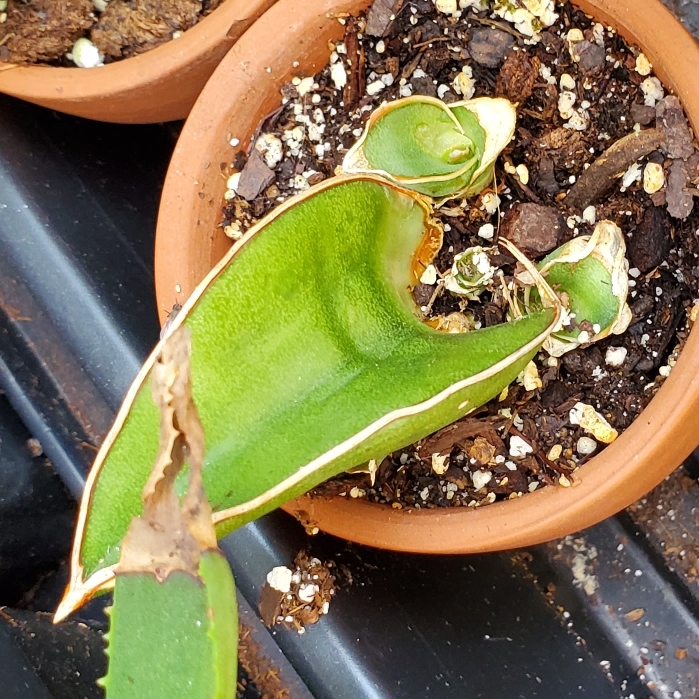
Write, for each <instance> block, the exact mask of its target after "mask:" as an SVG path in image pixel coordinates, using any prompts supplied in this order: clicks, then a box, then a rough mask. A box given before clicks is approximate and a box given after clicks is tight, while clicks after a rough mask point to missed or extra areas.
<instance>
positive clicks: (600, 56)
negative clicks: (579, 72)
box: [573, 41, 606, 72]
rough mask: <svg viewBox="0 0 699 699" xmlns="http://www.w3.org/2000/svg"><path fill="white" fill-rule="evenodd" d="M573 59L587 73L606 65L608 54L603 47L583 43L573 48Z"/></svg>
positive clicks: (587, 42) (586, 42)
mask: <svg viewBox="0 0 699 699" xmlns="http://www.w3.org/2000/svg"><path fill="white" fill-rule="evenodd" d="M573 58H574V60H575V61H577V62H578V65H579V66H580V67H581V68H582V69H583V70H584V71H585V72H591V71H593V70H596V69H597V68H601V67H602V66H603V65H604V62H605V60H606V54H605V51H604V48H603V47H602V46H598V45H597V44H593V43H591V42H589V41H581V42H579V43H577V44H575V46H574V47H573Z"/></svg>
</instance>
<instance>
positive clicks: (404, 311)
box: [57, 175, 559, 618]
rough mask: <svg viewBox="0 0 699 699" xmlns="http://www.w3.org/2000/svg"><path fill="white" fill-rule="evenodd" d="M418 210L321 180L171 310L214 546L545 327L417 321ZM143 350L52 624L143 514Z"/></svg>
mask: <svg viewBox="0 0 699 699" xmlns="http://www.w3.org/2000/svg"><path fill="white" fill-rule="evenodd" d="M430 214H431V206H430V202H429V200H427V199H425V198H424V197H422V196H421V195H419V194H416V193H414V192H412V191H409V190H406V189H402V188H400V187H398V186H396V185H395V184H392V183H389V182H387V181H386V180H385V179H382V178H378V177H374V176H371V175H357V176H346V177H340V178H334V179H332V180H328V181H326V182H324V183H321V184H320V185H317V186H316V187H314V188H312V189H310V190H308V191H307V192H305V193H304V194H303V195H301V196H299V197H297V198H295V199H293V200H289V201H288V202H286V203H285V204H283V205H282V206H280V207H279V208H278V209H277V210H275V211H274V212H272V213H271V214H270V215H269V216H268V217H267V218H265V219H264V220H263V221H261V222H260V223H259V224H258V225H256V226H255V227H254V228H252V229H251V230H250V231H249V232H248V234H247V235H246V236H245V237H244V238H243V239H242V240H241V241H239V243H238V244H236V245H235V246H234V247H233V248H232V249H231V251H230V252H229V253H228V254H227V255H226V257H225V258H224V259H223V260H222V262H221V263H220V264H219V265H218V266H217V267H216V268H215V269H214V270H213V271H212V272H211V273H210V274H209V276H208V277H207V278H206V279H205V280H204V281H203V282H202V284H201V285H200V286H199V287H198V288H197V290H196V291H195V293H194V294H193V295H192V297H191V298H190V299H189V300H188V302H187V303H186V304H185V306H184V308H183V309H182V311H181V312H180V314H179V315H178V317H177V318H176V320H175V321H174V324H173V328H172V329H171V331H172V330H175V329H177V328H178V327H180V326H185V327H187V328H188V329H189V331H190V332H191V343H192V357H191V367H192V369H191V371H192V387H193V388H192V390H193V397H194V400H195V402H196V404H197V406H198V408H199V413H200V415H201V421H202V424H203V426H204V431H205V434H206V458H205V462H204V469H203V480H204V486H205V489H206V495H207V497H208V500H209V501H210V503H211V506H212V509H213V512H214V521H215V522H216V523H217V533H218V535H219V536H220V535H223V534H225V533H227V532H229V531H231V530H232V529H234V528H235V527H238V526H240V525H242V524H244V523H245V522H248V521H250V520H252V519H254V518H255V517H258V516H260V515H261V514H263V513H264V512H267V511H269V510H271V509H273V508H275V507H277V506H278V505H280V504H282V503H283V502H285V501H287V500H289V499H291V498H293V497H294V496H296V495H299V494H301V493H303V492H305V491H307V490H308V489H309V488H311V487H313V486H314V485H316V484H317V483H319V482H321V481H323V480H325V479H327V478H329V477H331V476H332V475H335V474H337V473H339V472H342V471H345V470H347V469H349V468H351V467H354V466H357V465H358V464H361V463H363V462H366V461H368V460H370V459H372V458H373V459H381V458H383V457H384V456H385V455H386V454H388V453H390V452H391V451H394V450H396V449H398V448H400V447H402V446H405V445H408V444H410V443H412V442H414V441H416V440H417V439H419V438H421V437H424V436H426V435H427V434H429V433H431V432H433V431H434V430H437V429H439V428H440V427H442V426H444V425H446V424H448V423H450V422H453V421H454V420H456V419H458V418H460V417H462V416H463V415H465V414H466V413H468V412H469V411H471V410H473V409H474V408H476V407H477V406H480V405H482V404H483V403H485V402H486V401H487V400H489V399H490V398H491V397H493V396H494V395H496V394H497V393H499V392H500V391H501V390H502V388H503V387H504V386H506V385H507V384H509V383H510V381H512V380H513V379H514V378H515V377H516V376H517V374H518V373H519V372H520V371H521V370H522V368H523V367H524V366H525V365H526V364H527V362H528V361H529V360H530V359H531V357H532V356H533V355H534V353H535V352H536V350H537V349H538V348H539V347H540V346H541V344H542V343H543V341H544V340H545V338H546V337H547V336H548V335H549V333H550V332H551V330H552V329H553V327H554V326H555V324H556V323H557V320H558V314H559V306H558V304H557V303H553V307H552V308H542V309H541V310H538V311H536V312H534V313H532V314H531V315H529V316H527V317H524V318H522V319H520V320H518V321H516V322H512V323H506V324H503V325H500V326H495V327H490V328H486V329H482V330H478V331H474V332H470V333H466V334H449V333H441V332H439V331H437V330H434V329H432V328H430V327H428V326H427V325H426V324H425V323H423V322H422V320H421V318H420V317H419V315H420V314H419V311H418V309H417V308H416V307H415V304H414V302H413V299H412V294H411V293H410V290H411V288H412V286H413V285H414V284H415V283H416V278H415V272H414V257H415V251H416V250H419V249H421V247H422V243H423V241H424V239H425V238H426V237H427V238H429V237H430V236H431V235H433V234H434V226H435V225H436V224H435V223H433V222H432V220H431V218H430ZM550 295H551V296H552V297H553V298H554V299H555V296H554V295H553V293H551V294H550ZM165 341H167V338H166V340H165ZM160 349H161V346H158V347H157V348H156V350H155V351H154V353H153V355H152V356H151V358H150V359H149V360H148V361H147V362H146V365H145V366H144V368H143V370H142V371H141V373H140V374H139V376H138V378H137V379H136V381H135V383H134V385H133V386H132V388H131V389H130V390H129V393H128V395H127V397H126V399H125V402H124V405H123V406H122V408H121V410H120V412H119V414H118V417H117V420H116V422H115V424H114V426H113V428H112V430H111V432H110V433H109V435H108V436H107V439H106V440H105V443H104V445H103V446H102V449H101V450H100V453H99V454H98V457H97V459H96V462H95V464H94V466H93V469H92V471H91V473H90V476H89V480H88V484H87V487H86V491H85V494H84V497H83V500H82V503H81V508H80V515H79V522H78V528H77V533H76V538H75V543H74V549H73V554H72V562H71V563H72V574H71V581H70V586H69V589H68V591H67V593H66V596H65V598H64V600H63V602H62V604H61V606H60V608H59V610H58V613H57V617H58V618H61V617H62V616H65V615H66V614H68V613H69V612H70V611H71V610H72V609H74V608H75V607H76V606H78V605H79V604H80V603H81V602H82V601H84V600H85V599H86V598H88V597H89V596H90V595H91V594H93V593H94V592H95V591H97V590H99V589H102V588H105V587H109V586H111V585H112V583H113V577H114V565H115V564H116V562H117V560H118V559H119V556H120V553H121V549H122V540H123V538H124V535H125V534H126V531H127V528H128V526H129V523H130V521H131V519H132V518H133V517H134V516H136V515H139V514H140V513H141V511H142V501H141V491H142V490H143V487H144V484H145V482H146V480H147V479H148V474H149V470H150V464H152V463H153V460H154V458H155V456H156V454H157V452H158V443H159V430H158V409H157V407H156V405H155V403H154V402H153V398H152V396H151V393H150V390H149V387H148V377H149V374H150V373H151V370H152V368H153V365H154V361H155V358H156V357H157V356H158V353H159V352H160ZM185 486H186V478H184V477H183V479H182V482H181V483H180V492H181V493H184V491H185Z"/></svg>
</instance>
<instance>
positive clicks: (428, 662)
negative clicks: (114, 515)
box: [0, 5, 699, 699]
mask: <svg viewBox="0 0 699 699" xmlns="http://www.w3.org/2000/svg"><path fill="white" fill-rule="evenodd" d="M690 9H693V10H694V14H696V15H699V12H697V7H696V5H695V6H694V7H693V8H692V7H690ZM177 133H178V126H177V125H155V126H113V125H106V124H96V123H90V122H86V121H83V120H80V119H76V118H72V117H66V116H62V115H57V114H55V113H52V112H48V111H45V110H42V109H40V108H36V107H32V106H29V105H25V104H22V103H19V102H17V101H15V100H12V99H10V98H0V389H1V390H2V391H3V392H4V393H5V395H6V398H7V401H8V403H7V404H4V403H0V436H2V435H4V434H5V432H1V430H5V429H6V427H5V425H9V424H12V425H14V426H15V427H14V428H13V429H20V430H22V429H24V427H22V426H20V427H19V428H18V427H17V424H18V420H21V422H22V423H23V425H24V426H26V429H27V430H28V431H29V432H30V433H31V434H32V435H33V436H35V437H36V438H38V440H39V441H40V442H41V444H42V446H43V449H44V451H45V453H46V455H47V456H48V458H49V459H50V461H51V463H52V464H53V466H54V467H55V469H56V471H57V472H58V473H59V474H60V476H61V478H62V479H63V482H64V483H65V485H66V486H67V488H68V489H69V490H70V491H71V492H72V493H73V495H74V496H76V497H77V496H78V495H79V492H80V490H81V488H82V484H83V480H84V476H85V473H86V471H87V469H88V467H89V464H90V463H91V461H92V458H93V457H94V453H95V448H94V444H95V442H96V441H98V440H99V439H100V437H102V436H103V435H104V434H105V433H106V431H107V429H108V427H109V425H110V422H111V420H112V418H113V415H114V413H115V411H116V409H117V408H118V406H119V404H120V401H121V399H122V397H123V395H124V393H125V391H126V389H127V387H128V385H129V383H130V382H131V380H132V378H133V377H134V376H135V374H136V372H137V369H138V367H139V365H140V363H141V361H142V360H143V359H144V358H145V356H146V355H147V353H148V351H149V350H150V348H151V347H152V345H153V344H154V343H155V341H156V340H157V337H158V325H157V319H156V312H155V299H154V292H153V282H152V274H153V263H152V251H153V231H154V227H155V217H156V214H157V204H158V198H159V194H160V188H161V186H162V182H163V178H164V174H165V170H166V167H167V163H168V160H169V157H170V154H171V152H172V149H173V147H174V144H175V141H176V138H177ZM10 404H11V406H12V408H10V407H9V406H10ZM3 421H4V422H3ZM7 429H9V428H7ZM29 432H28V433H29ZM28 433H27V434H28ZM18 434H19V433H18ZM23 439H24V437H22V438H19V437H17V438H15V439H14V442H12V444H13V445H14V446H12V449H13V453H14V454H15V455H17V454H19V455H20V456H19V457H17V458H20V459H25V461H26V459H27V458H29V457H27V455H26V454H25V452H24V451H23V450H25V447H24V444H23ZM697 442H699V435H697ZM3 444H5V442H3ZM8 448H9V447H8ZM14 458H15V457H12V458H11V459H9V461H7V462H6V461H5V460H3V461H2V468H5V467H6V466H5V464H6V463H9V462H10V461H12V459H14ZM29 462H30V463H35V460H32V459H29ZM44 468H45V467H44ZM693 468H694V466H693V464H692V463H689V464H688V466H687V470H686V471H685V473H686V474H689V475H687V476H685V478H684V480H681V479H679V476H676V477H675V481H677V485H676V487H675V485H673V483H674V482H675V481H673V482H672V483H670V484H666V486H665V488H666V490H668V492H667V498H669V499H670V501H671V502H673V503H675V502H676V503H677V513H673V514H669V513H668V512H667V510H668V509H671V508H672V506H669V507H665V508H664V509H662V510H657V509H656V510H655V514H653V513H652V512H651V513H650V514H644V515H643V516H636V517H635V518H634V519H632V518H631V517H630V516H629V515H628V514H622V515H621V516H619V517H617V518H613V519H610V520H608V521H606V522H604V523H602V524H600V525H598V526H596V527H593V528H591V529H590V530H587V531H586V532H584V533H582V534H580V535H579V536H576V537H568V538H566V539H565V540H562V541H559V542H554V543H553V544H550V545H545V546H539V547H535V548H533V549H530V550H527V551H515V552H507V553H496V554H489V555H477V556H432V557H430V556H412V555H405V554H396V553H386V552H380V551H375V550H372V549H369V548H365V547H361V546H356V545H352V544H348V543H346V542H343V541H340V540H337V539H335V538H333V537H330V536H325V535H320V536H317V537H312V538H309V537H307V536H306V535H305V534H304V532H303V530H302V529H301V527H300V526H299V525H298V524H297V523H296V522H295V521H294V520H293V519H291V518H290V517H288V516H286V515H285V514H283V513H274V514H272V515H269V516H267V517H264V518H263V519H262V520H260V521H258V522H256V523H254V524H252V525H249V526H247V527H245V528H244V529H242V530H240V531H238V532H236V533H234V534H232V535H231V536H229V537H227V538H226V539H225V540H224V542H223V547H224V550H225V551H226V554H227V555H228V557H229V560H230V562H231V565H232V567H233V570H234V572H235V575H236V579H237V583H238V588H239V592H240V595H241V605H242V606H243V607H244V608H245V609H246V612H245V613H246V614H247V615H248V616H247V617H246V618H247V620H248V622H249V623H250V624H252V625H253V626H255V629H256V631H255V633H256V634H259V637H260V638H261V639H262V640H263V641H264V643H263V644H262V645H263V646H264V653H265V654H266V656H267V657H270V658H272V659H273V660H274V662H275V663H276V664H277V665H279V666H282V676H283V677H284V678H285V681H286V682H287V685H288V688H289V695H290V696H291V697H298V698H301V697H305V698H307V697H309V696H313V697H316V699H331V698H332V699H345V698H347V699H350V698H351V699H357V698H359V697H367V698H370V699H388V698H395V699H398V698H401V699H403V698H404V699H419V698H422V697H424V698H428V697H434V698H435V699H447V698H452V697H453V698H457V697H458V698H459V699H461V698H462V697H488V698H489V699H499V698H500V697H502V698H503V699H504V698H505V697H507V698H508V699H509V698H519V697H521V698H525V699H529V698H534V697H546V698H549V697H550V698H552V699H554V698H555V699H563V698H564V697H585V696H587V697H594V698H595V699H606V698H607V697H608V698H610V699H612V698H618V697H628V698H629V699H630V697H631V696H632V695H633V696H634V697H635V698H636V699H640V698H641V697H651V696H654V697H662V698H667V699H679V697H680V696H681V697H693V696H697V694H698V692H699V586H698V585H697V582H696V578H697V577H699V572H698V571H697V570H696V569H694V568H693V567H692V565H690V564H691V561H692V560H694V561H696V554H697V552H699V528H698V524H699V522H698V519H699V517H698V514H697V513H699V487H698V486H697V484H696V480H695V478H694V477H693V476H691V474H692V472H693ZM49 483H50V485H46V487H47V488H48V489H49V490H51V488H53V490H55V491H56V493H58V492H59V491H60V488H58V489H56V485H57V484H56V483H55V482H54V481H51V480H50V479H49ZM27 488H28V491H27V492H28V493H30V494H31V493H32V492H33V491H32V487H31V486H30V485H28V486H27ZM673 488H674V489H673ZM51 492H52V493H53V491H51ZM56 493H54V494H53V495H52V497H54V498H60V497H64V496H63V494H62V493H61V494H60V495H57V494H56ZM1 502H2V501H0V504H1ZM62 503H63V504H62V505H61V507H59V508H58V511H60V517H64V518H65V517H67V516H72V511H73V509H72V508H73V505H72V504H71V503H70V502H69V501H68V500H67V499H65V498H64V501H62ZM38 506H39V505H37V507H38ZM32 507H33V505H32ZM26 509H27V512H29V510H31V507H29V506H28V507H27V508H26ZM66 513H68V514H66ZM13 516H18V515H17V514H16V513H15V515H13ZM27 516H29V515H27ZM57 516H58V515H57ZM0 517H2V511H1V510H0ZM60 517H59V519H60ZM672 517H674V519H671V518H672ZM678 518H679V523H678ZM670 524H672V527H674V528H675V529H677V528H678V527H679V528H680V531H679V533H677V532H674V530H673V532H674V533H673V537H675V538H677V537H679V540H680V541H686V546H685V549H686V550H685V551H684V553H683V552H682V551H681V550H680V549H678V547H676V546H672V547H671V546H668V545H667V542H666V541H665V539H666V538H667V537H666V534H665V533H664V532H666V531H667V527H668V526H669V525H670ZM5 531H6V530H4V529H3V532H5ZM3 536H5V534H4V533H3ZM57 536H58V535H57ZM41 537H45V538H44V539H43V541H44V546H45V548H46V550H49V549H50V547H51V546H52V545H53V543H52V542H51V541H49V538H48V537H49V534H47V533H45V532H44V531H42V532H41ZM60 537H63V538H62V539H61V541H62V542H63V543H62V544H61V545H62V546H64V547H65V545H66V544H65V535H64V534H61V535H60ZM60 537H59V538H60ZM673 540H674V539H673ZM35 543H36V542H34V544H35ZM34 544H32V543H31V542H30V543H28V544H27V546H30V545H34ZM58 548H60V546H59V547H58ZM303 548H306V549H308V550H310V551H311V552H312V553H314V554H315V555H317V556H319V557H320V558H324V559H333V560H334V561H335V562H336V563H337V564H338V565H341V566H342V567H343V571H344V573H345V577H351V579H352V582H351V584H346V585H345V586H344V587H343V588H341V589H340V590H339V592H338V593H337V595H336V599H335V600H334V602H333V604H332V605H331V609H330V614H328V615H327V616H326V617H324V618H323V619H322V620H321V622H319V623H318V624H317V625H316V626H314V627H310V628H309V629H308V630H307V632H306V633H305V634H304V635H298V634H296V633H295V632H291V631H286V630H281V631H276V632H274V633H273V634H272V635H269V634H267V632H266V631H264V630H262V629H261V627H260V625H259V620H257V618H256V615H255V613H254V612H253V611H252V609H254V608H256V603H257V599H258V596H259V591H260V587H261V585H262V583H263V581H264V578H265V575H266V573H267V572H268V571H269V570H270V569H271V568H272V567H273V566H275V565H280V564H290V563H291V561H292V560H293V558H294V556H295V554H296V553H297V552H298V551H299V550H300V549H303ZM670 548H672V549H673V550H672V551H668V550H667V549H670ZM680 548H681V547H680ZM1 552H2V545H0V553H1ZM680 554H682V555H680ZM52 555H54V557H55V555H58V553H56V551H54V553H53V554H52ZM692 555H693V556H694V559H692V558H691V556H692ZM0 561H2V562H3V565H5V564H4V559H2V558H0ZM13 565H14V564H13ZM3 572H4V571H3V570H0V574H2V573H3ZM62 574H63V575H64V574H65V573H62ZM58 579H59V580H60V578H58ZM590 581H592V582H590ZM56 585H57V587H56V589H55V591H54V593H53V597H52V596H51V595H49V596H47V597H46V598H45V599H46V600H55V597H56V596H57V594H58V591H59V589H58V588H59V587H60V586H59V585H58V583H56ZM586 588H587V591H586ZM4 592H5V590H3V589H2V586H0V594H4ZM590 592H592V594H589V593H590ZM6 600H7V597H6V598H5V600H3V599H2V598H0V603H2V602H3V601H6ZM45 604H46V605H47V606H48V601H46V603H45ZM639 609H640V610H643V615H642V616H641V617H640V618H636V617H637V616H638V614H639V613H640V612H634V610H639ZM629 612H633V613H632V614H631V615H629ZM86 614H87V616H89V615H91V614H92V615H93V616H94V615H96V616H99V605H98V607H97V610H96V611H95V610H94V609H93V611H89V610H88V612H86ZM3 634H4V635H3ZM280 651H281V652H280ZM18 654H19V655H18ZM287 660H288V662H289V663H290V665H287V664H286V663H287ZM22 663H24V664H22ZM0 664H1V665H2V667H3V669H5V668H6V667H8V668H9V667H13V668H15V669H16V670H17V673H18V674H17V675H16V678H17V681H18V682H20V685H21V682H25V684H26V682H29V680H27V679H26V677H27V676H29V675H31V676H32V677H33V678H34V680H36V683H35V684H36V686H35V687H34V688H33V689H31V690H30V688H29V685H27V687H25V690H24V692H25V693H24V694H21V693H20V694H16V695H15V694H11V693H7V694H6V693H4V692H5V689H3V693H2V696H9V697H14V696H23V697H45V696H49V695H53V696H54V697H55V698H56V697H58V696H59V695H60V692H59V690H58V689H55V688H54V689H53V690H52V691H51V692H50V693H49V691H48V689H47V688H46V684H45V683H44V684H42V679H41V673H40V671H39V670H38V669H37V661H36V658H35V657H33V656H32V652H31V649H29V650H27V649H26V648H24V649H23V650H22V651H20V650H19V647H18V646H17V645H16V644H14V645H13V643H12V639H11V636H8V635H7V634H6V633H5V632H4V631H3V628H2V625H1V624H0ZM32 668H33V669H32ZM27 673H28V674H27ZM32 673H34V674H32ZM36 673H39V674H36ZM9 676H10V675H9V674H8V677H9ZM32 681H33V680H32ZM66 681H67V680H66ZM29 683H30V684H31V682H29ZM3 684H4V677H3ZM20 685H18V686H20ZM7 686H8V687H9V686H10V684H8V685H7ZM20 688H21V687H20ZM17 691H19V690H17ZM7 692H10V690H9V689H8V690H7ZM42 692H44V694H42Z"/></svg>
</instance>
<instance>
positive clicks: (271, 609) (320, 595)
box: [259, 551, 337, 633]
mask: <svg viewBox="0 0 699 699" xmlns="http://www.w3.org/2000/svg"><path fill="white" fill-rule="evenodd" d="M334 567H335V564H334V563H333V562H332V561H326V562H325V563H323V562H321V561H320V560H319V559H318V558H312V557H309V556H308V555H307V554H306V552H305V551H301V552H300V553H299V554H298V555H297V556H296V558H295V559H294V569H293V570H291V569H290V568H286V567H284V566H279V567H277V568H274V569H273V570H271V571H270V572H269V574H268V575H267V581H266V582H265V584H264V586H263V588H262V592H261V594H260V604H259V610H260V616H261V617H262V621H263V622H264V624H265V625H266V626H274V625H275V624H281V625H282V626H286V627H287V628H288V629H296V630H297V631H298V632H299V633H304V632H305V628H304V627H305V626H307V625H308V624H315V623H316V622H317V621H318V620H319V619H320V618H321V616H323V615H324V614H327V613H328V609H329V607H330V601H331V600H332V598H333V595H334V594H335V590H336V589H337V588H336V585H335V576H334V575H333V573H332V570H333V569H334Z"/></svg>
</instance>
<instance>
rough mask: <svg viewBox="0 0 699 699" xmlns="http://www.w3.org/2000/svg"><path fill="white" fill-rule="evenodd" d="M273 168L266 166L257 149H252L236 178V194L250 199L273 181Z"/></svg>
mask: <svg viewBox="0 0 699 699" xmlns="http://www.w3.org/2000/svg"><path fill="white" fill-rule="evenodd" d="M274 179H275V176H274V170H270V168H268V167H267V164H266V163H265V161H264V159H263V157H262V156H261V155H260V153H259V151H258V150H257V149H253V151H252V153H251V154H250V157H249V158H248V162H247V163H246V164H245V167H244V168H243V171H242V172H241V173H240V180H238V194H239V195H240V196H241V197H243V199H247V201H252V200H253V199H254V198H255V197H256V196H257V195H258V194H260V192H262V191H264V189H265V188H266V187H267V186H268V185H270V184H272V182H274Z"/></svg>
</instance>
